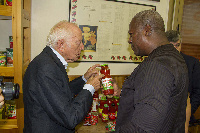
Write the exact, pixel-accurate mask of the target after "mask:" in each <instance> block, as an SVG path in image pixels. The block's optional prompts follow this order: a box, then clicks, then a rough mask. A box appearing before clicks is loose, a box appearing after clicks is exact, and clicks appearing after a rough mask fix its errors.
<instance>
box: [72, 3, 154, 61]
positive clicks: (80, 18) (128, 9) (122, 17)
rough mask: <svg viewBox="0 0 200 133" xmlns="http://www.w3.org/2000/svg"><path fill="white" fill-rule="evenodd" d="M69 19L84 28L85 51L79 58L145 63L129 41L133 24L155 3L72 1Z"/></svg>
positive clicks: (81, 59)
mask: <svg viewBox="0 0 200 133" xmlns="http://www.w3.org/2000/svg"><path fill="white" fill-rule="evenodd" d="M69 9H70V17H69V19H70V20H69V21H70V22H73V23H76V24H77V25H78V26H79V28H80V29H81V30H82V35H83V44H84V50H83V51H82V52H81V56H80V59H79V60H78V61H109V62H110V61H113V62H142V61H143V60H144V58H145V57H140V56H136V55H134V52H133V51H132V49H131V46H130V45H129V44H128V38H129V34H128V29H129V23H130V21H131V19H132V18H133V16H134V15H135V14H136V13H138V12H140V11H142V10H148V9H152V10H156V7H155V6H152V5H144V4H139V3H131V2H122V1H116V0H70V8H69Z"/></svg>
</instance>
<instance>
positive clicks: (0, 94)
mask: <svg viewBox="0 0 200 133" xmlns="http://www.w3.org/2000/svg"><path fill="white" fill-rule="evenodd" d="M1 92H2V90H1V89H0V109H2V108H3V105H4V96H3V94H2V93H1Z"/></svg>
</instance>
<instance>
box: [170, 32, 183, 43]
mask: <svg viewBox="0 0 200 133" xmlns="http://www.w3.org/2000/svg"><path fill="white" fill-rule="evenodd" d="M166 37H167V39H168V41H169V42H174V43H175V42H177V41H178V40H181V35H180V33H179V31H175V30H169V31H166Z"/></svg>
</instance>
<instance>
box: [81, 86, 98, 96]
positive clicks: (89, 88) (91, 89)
mask: <svg viewBox="0 0 200 133" xmlns="http://www.w3.org/2000/svg"><path fill="white" fill-rule="evenodd" d="M83 89H86V90H88V91H90V92H91V94H92V96H93V94H94V92H95V89H94V87H93V86H92V85H90V84H85V85H84V86H83Z"/></svg>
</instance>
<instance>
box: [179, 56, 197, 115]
mask: <svg viewBox="0 0 200 133" xmlns="http://www.w3.org/2000/svg"><path fill="white" fill-rule="evenodd" d="M181 55H182V56H183V58H184V59H185V62H186V64H187V67H188V75H189V88H188V92H189V93H190V102H191V113H192V114H194V113H195V111H196V110H197V109H198V107H199V106H200V62H199V60H198V59H196V58H194V57H192V56H189V55H185V54H183V53H181Z"/></svg>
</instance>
